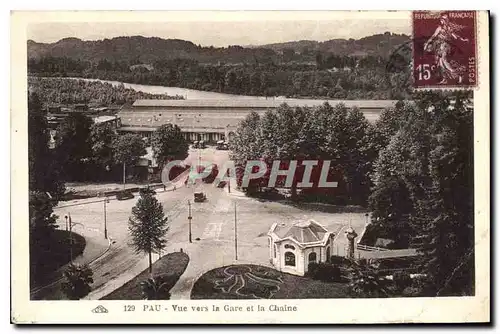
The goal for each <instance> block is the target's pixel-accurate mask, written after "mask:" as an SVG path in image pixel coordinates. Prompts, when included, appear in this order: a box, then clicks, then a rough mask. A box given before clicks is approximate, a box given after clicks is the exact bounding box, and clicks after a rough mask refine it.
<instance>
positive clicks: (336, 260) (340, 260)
mask: <svg viewBox="0 0 500 334" xmlns="http://www.w3.org/2000/svg"><path fill="white" fill-rule="evenodd" d="M330 263H331V264H333V265H335V266H339V267H348V266H350V264H351V260H349V259H348V258H346V257H344V256H338V255H332V256H330Z"/></svg>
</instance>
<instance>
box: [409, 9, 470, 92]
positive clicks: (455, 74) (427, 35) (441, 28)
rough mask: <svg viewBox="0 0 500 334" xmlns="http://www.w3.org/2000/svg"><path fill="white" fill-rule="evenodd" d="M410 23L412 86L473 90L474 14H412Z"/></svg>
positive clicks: (461, 12) (449, 12)
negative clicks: (411, 30) (411, 33)
mask: <svg viewBox="0 0 500 334" xmlns="http://www.w3.org/2000/svg"><path fill="white" fill-rule="evenodd" d="M412 20H413V37H414V38H413V87H414V88H473V87H476V86H477V83H478V77H477V75H478V73H477V52H476V51H477V50H476V48H477V42H476V33H477V31H476V13H475V12H474V11H443V12H431V11H415V12H413V14H412Z"/></svg>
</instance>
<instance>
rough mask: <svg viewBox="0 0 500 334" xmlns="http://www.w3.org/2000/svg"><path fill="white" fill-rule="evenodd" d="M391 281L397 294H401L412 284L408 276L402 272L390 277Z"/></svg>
mask: <svg viewBox="0 0 500 334" xmlns="http://www.w3.org/2000/svg"><path fill="white" fill-rule="evenodd" d="M392 280H393V282H394V287H395V288H396V290H397V291H399V292H402V291H403V290H404V289H406V288H407V287H408V286H410V285H411V283H412V281H411V277H410V274H408V273H405V272H403V271H398V272H395V273H394V275H393V276H392Z"/></svg>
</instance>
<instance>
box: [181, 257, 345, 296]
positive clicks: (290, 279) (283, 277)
mask: <svg viewBox="0 0 500 334" xmlns="http://www.w3.org/2000/svg"><path fill="white" fill-rule="evenodd" d="M346 297H348V293H347V284H345V283H335V282H334V283H327V282H321V281H318V280H313V279H311V278H308V277H300V276H294V275H290V274H286V273H281V272H279V271H277V270H275V269H273V268H269V267H264V266H257V265H251V264H248V265H232V266H226V267H220V268H216V269H212V270H210V271H208V272H206V273H205V274H203V276H201V277H200V278H199V279H198V280H197V281H196V282H195V284H194V287H193V290H192V291H191V299H268V298H271V299H305V298H346Z"/></svg>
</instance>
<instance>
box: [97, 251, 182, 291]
mask: <svg viewBox="0 0 500 334" xmlns="http://www.w3.org/2000/svg"><path fill="white" fill-rule="evenodd" d="M188 263H189V257H188V256H187V254H186V253H181V252H175V253H170V254H167V255H165V256H163V257H162V258H161V259H159V260H158V261H156V262H155V263H153V276H168V281H169V285H168V286H167V289H168V290H170V289H171V288H172V287H173V286H174V285H175V283H176V282H177V281H178V280H179V277H180V276H181V275H182V273H183V272H184V270H186V267H187V265H188ZM149 277H150V274H149V269H146V270H144V271H143V272H141V273H140V274H139V275H137V276H136V277H134V278H133V279H132V280H130V281H128V282H127V283H125V284H124V285H122V286H121V287H119V288H118V289H116V290H115V291H113V292H111V293H110V294H109V295H107V296H104V297H103V298H101V299H104V300H142V296H141V287H140V283H141V282H142V281H144V280H146V279H148V278H149Z"/></svg>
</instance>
